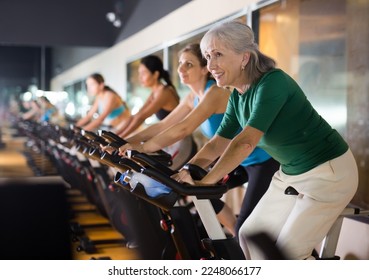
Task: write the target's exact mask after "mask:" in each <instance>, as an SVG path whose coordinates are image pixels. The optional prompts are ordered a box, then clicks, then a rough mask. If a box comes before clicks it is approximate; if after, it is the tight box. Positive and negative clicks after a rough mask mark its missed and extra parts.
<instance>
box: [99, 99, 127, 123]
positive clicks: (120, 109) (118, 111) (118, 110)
mask: <svg viewBox="0 0 369 280" xmlns="http://www.w3.org/2000/svg"><path fill="white" fill-rule="evenodd" d="M103 106H104V104H101V103H100V104H99V109H98V112H99V114H101V112H102V111H103ZM125 110H126V107H125V106H124V105H123V104H122V105H120V106H119V107H117V108H115V109H114V110H113V111H111V112H110V114H109V115H107V116H106V118H105V119H104V123H106V122H111V121H112V120H114V119H115V118H117V117H118V116H119V115H120V114H122V113H123V112H124V111H125Z"/></svg>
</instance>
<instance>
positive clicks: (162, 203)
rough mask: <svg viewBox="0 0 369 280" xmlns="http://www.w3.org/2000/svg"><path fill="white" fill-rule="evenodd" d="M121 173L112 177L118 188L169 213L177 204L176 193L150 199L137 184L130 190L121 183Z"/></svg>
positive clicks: (141, 186)
mask: <svg viewBox="0 0 369 280" xmlns="http://www.w3.org/2000/svg"><path fill="white" fill-rule="evenodd" d="M122 175H123V174H122V173H120V172H117V173H116V174H115V177H114V183H115V184H117V185H118V186H119V187H121V188H123V189H125V190H127V191H129V192H131V193H132V194H134V195H135V196H137V197H140V198H142V199H144V200H146V201H148V202H150V203H152V204H154V205H156V206H157V207H159V208H161V209H163V210H166V211H169V209H171V208H173V206H174V204H175V203H176V202H177V200H178V198H179V196H178V194H177V193H175V192H173V191H171V192H169V193H167V194H162V195H158V196H157V197H155V198H154V197H150V196H149V195H148V194H147V193H146V190H145V187H144V186H143V185H142V184H141V183H138V184H137V185H136V187H135V188H134V189H133V190H132V189H131V186H130V185H129V184H124V183H122V182H121V177H122Z"/></svg>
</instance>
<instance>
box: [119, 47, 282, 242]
mask: <svg viewBox="0 0 369 280" xmlns="http://www.w3.org/2000/svg"><path fill="white" fill-rule="evenodd" d="M178 74H179V76H180V78H181V82H182V83H183V84H186V85H187V86H188V87H189V88H190V89H191V92H190V93H189V94H188V95H187V96H186V97H185V98H184V100H183V101H182V102H181V103H180V104H179V106H178V107H177V108H176V109H175V110H174V111H173V112H172V113H171V114H169V115H168V116H167V117H166V118H165V119H164V120H162V121H160V122H159V123H157V124H154V125H152V126H150V127H148V128H146V129H145V130H143V131H141V132H139V133H137V134H135V135H133V136H132V137H130V138H128V139H127V140H128V142H129V144H126V145H124V146H122V147H121V148H120V152H121V154H122V155H124V153H125V151H126V150H129V149H133V150H138V151H141V152H154V151H157V150H159V149H162V148H164V147H166V146H168V145H170V144H172V143H174V142H176V141H178V140H179V139H182V138H184V137H186V136H187V135H190V134H191V133H192V132H194V131H195V130H196V129H197V128H198V127H200V129H201V131H202V133H203V134H204V135H205V136H206V137H208V138H211V137H212V136H213V135H214V134H215V132H216V130H217V129H218V126H219V125H220V123H221V121H222V119H223V114H224V112H225V110H226V107H227V102H228V98H229V96H230V92H229V91H228V90H226V89H223V88H220V87H218V86H216V84H215V81H214V80H212V79H210V75H209V72H208V70H207V68H206V61H205V60H204V58H203V57H202V55H201V51H200V46H199V45H198V44H191V45H188V46H187V47H185V48H184V49H183V50H181V51H180V53H179V66H178ZM251 158H252V159H251V160H250V159H246V160H245V161H244V162H243V163H242V166H244V168H242V170H241V171H242V172H243V173H244V174H243V178H245V179H246V181H247V180H248V182H249V183H248V188H247V193H246V195H245V199H244V201H243V205H242V209H241V213H240V215H239V218H238V220H237V221H236V218H235V216H234V215H233V212H232V210H231V209H230V208H229V207H228V206H227V205H225V204H224V203H223V201H221V200H212V204H213V206H214V210H215V212H216V213H217V216H218V219H219V221H220V222H221V223H222V224H223V225H224V226H225V227H226V228H227V229H228V230H229V231H230V232H231V233H232V234H233V235H236V233H237V232H238V229H239V227H240V226H241V225H242V222H243V221H244V220H245V219H246V217H247V216H248V215H249V214H250V213H251V211H252V209H253V208H254V206H255V205H256V203H257V202H258V201H259V199H260V198H261V196H262V195H263V194H264V192H265V191H266V189H267V187H268V185H269V182H270V180H271V177H272V175H273V174H274V172H275V171H276V170H277V169H278V167H279V165H278V163H277V162H276V161H274V159H272V158H271V157H270V156H269V155H268V154H266V153H265V152H264V151H263V150H261V149H256V150H255V152H254V154H253V155H252V157H251ZM235 171H237V172H240V170H235ZM246 181H243V182H240V185H242V184H243V183H245V182H246Z"/></svg>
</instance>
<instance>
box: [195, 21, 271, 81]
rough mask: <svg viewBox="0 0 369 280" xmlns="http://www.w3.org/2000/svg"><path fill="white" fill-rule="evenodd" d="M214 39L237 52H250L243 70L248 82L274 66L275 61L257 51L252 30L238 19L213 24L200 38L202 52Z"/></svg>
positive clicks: (256, 78) (257, 47)
mask: <svg viewBox="0 0 369 280" xmlns="http://www.w3.org/2000/svg"><path fill="white" fill-rule="evenodd" d="M214 39H217V40H218V41H220V42H221V43H222V44H224V46H225V47H226V48H227V49H231V50H232V51H234V52H235V53H237V54H241V53H244V52H249V53H250V60H249V62H248V64H247V65H246V67H245V70H244V71H245V73H246V75H247V78H248V80H249V83H250V84H252V83H254V82H255V81H256V80H258V79H259V78H260V77H261V76H262V75H263V74H264V73H266V72H268V71H269V70H271V69H274V68H275V64H276V63H275V61H274V60H273V59H272V58H270V57H268V56H266V55H264V54H263V53H261V52H260V51H259V46H258V44H257V43H256V42H255V37H254V32H253V31H252V29H251V28H250V27H249V26H248V25H246V24H243V23H241V22H239V21H226V22H223V23H220V24H217V25H215V26H214V27H213V28H211V29H210V30H209V31H208V32H206V34H205V35H204V37H203V38H202V39H201V42H200V47H201V52H202V53H203V54H204V52H205V50H206V48H207V46H209V44H210V43H211V42H212V41H213V40H214Z"/></svg>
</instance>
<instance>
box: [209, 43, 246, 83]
mask: <svg viewBox="0 0 369 280" xmlns="http://www.w3.org/2000/svg"><path fill="white" fill-rule="evenodd" d="M204 56H205V58H206V60H207V62H208V65H207V66H208V69H209V71H210V73H211V74H212V75H213V77H214V78H215V80H216V81H217V85H218V86H220V87H225V86H231V87H235V88H240V89H241V88H243V86H244V84H245V83H246V77H245V75H244V72H243V71H242V67H243V66H244V65H246V64H247V62H248V58H249V55H247V54H246V53H241V54H238V53H236V52H234V51H233V50H232V49H231V48H229V47H227V46H226V45H225V44H223V43H222V42H221V41H220V40H218V39H216V38H214V39H212V40H211V41H209V44H208V45H207V46H206V47H205V49H204Z"/></svg>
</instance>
